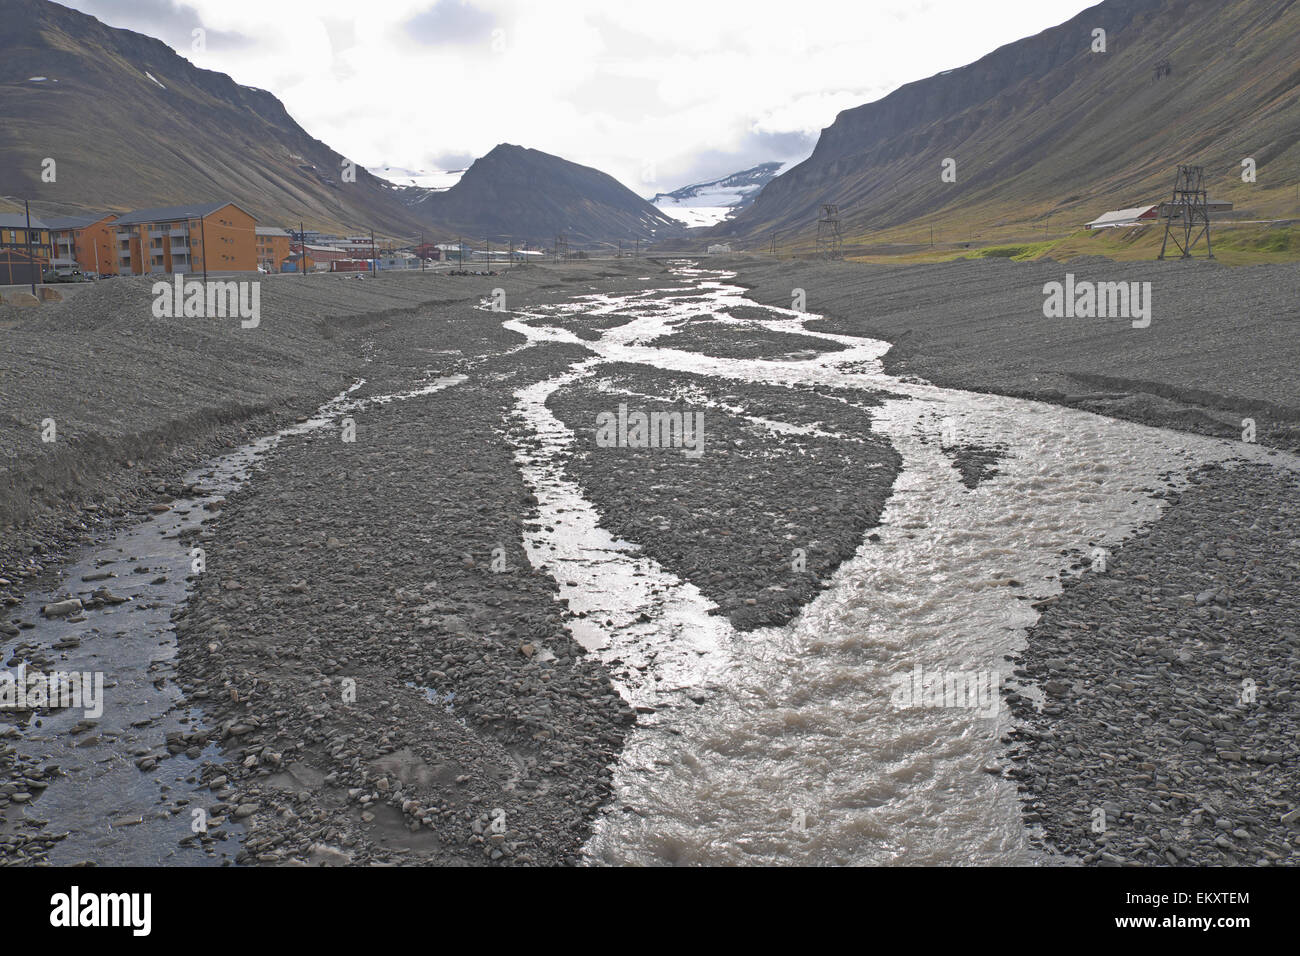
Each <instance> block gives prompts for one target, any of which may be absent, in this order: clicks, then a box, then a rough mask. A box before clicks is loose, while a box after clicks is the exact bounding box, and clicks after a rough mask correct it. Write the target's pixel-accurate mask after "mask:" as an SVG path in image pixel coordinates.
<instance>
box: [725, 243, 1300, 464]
mask: <svg viewBox="0 0 1300 956" xmlns="http://www.w3.org/2000/svg"><path fill="white" fill-rule="evenodd" d="M712 265H713V262H710V266H712ZM721 266H722V267H723V268H727V269H734V270H736V271H737V272H738V274H739V279H738V280H737V281H739V282H740V283H741V284H743V285H745V286H747V287H749V288H750V290H751V291H750V295H751V297H752V298H754V299H755V300H756V301H759V302H762V303H764V304H768V305H777V306H781V307H784V308H789V307H790V305H791V300H792V291H793V290H794V289H796V288H800V289H803V290H804V291H805V293H806V296H807V308H808V311H810V312H815V313H818V314H820V315H824V316H826V319H825V321H813V322H811V323H810V324H809V326H808V328H809V329H811V330H817V331H823V332H838V333H842V334H847V335H865V336H869V337H872V338H879V339H884V340H886V341H888V342H891V343H892V344H893V348H892V349H891V350H890V351H889V353H888V355H886V357H885V366H886V368H887V369H888V370H889V371H891V372H892V373H894V374H898V375H916V376H919V377H921V378H924V379H926V380H928V381H931V382H934V383H935V384H937V385H944V386H948V387H950V388H963V389H967V390H971V391H986V392H997V393H1000V394H1004V395H1014V396H1018V397H1023V398H1033V399H1038V400H1040V401H1046V402H1053V403H1056V404H1062V405H1069V406H1071V407H1074V408H1080V409H1084V410H1086V411H1091V412H1097V413H1098V414H1102V415H1109V416H1111V417H1114V418H1122V419H1126V420H1129V421H1136V422H1141V423H1143V424H1148V425H1159V426H1162V427H1166V428H1176V429H1182V430H1185V431H1192V432H1197V433H1200V434H1206V435H1216V436H1219V437H1225V438H1230V437H1234V436H1235V437H1238V438H1240V436H1241V433H1242V429H1243V425H1242V420H1243V419H1246V418H1252V419H1254V420H1255V422H1256V429H1257V433H1258V440H1259V442H1260V443H1261V444H1265V445H1271V446H1274V447H1278V448H1285V449H1289V450H1293V451H1295V450H1300V377H1297V375H1296V372H1295V356H1296V337H1297V334H1300V300H1297V297H1296V292H1297V289H1300V267H1297V266H1294V265H1279V266H1256V267H1251V268H1238V269H1230V268H1227V267H1224V266H1218V265H1216V264H1213V263H1204V262H1199V263H1190V264H1189V263H1181V262H1147V263H1141V262H1139V263H1115V262H1110V261H1108V260H1102V259H1089V260H1085V261H1076V262H1071V263H1068V264H1066V263H1052V262H1011V261H1006V260H976V261H970V262H950V263H940V264H936V265H916V266H878V265H866V264H862V263H852V262H814V261H783V262H775V263H774V262H771V261H761V260H757V259H741V258H732V259H727V260H722V261H721ZM1066 273H1073V274H1074V275H1075V276H1076V278H1077V279H1078V280H1079V281H1080V282H1082V281H1090V282H1129V283H1133V282H1150V283H1151V284H1152V303H1153V305H1152V316H1151V325H1150V327H1149V328H1145V329H1135V328H1133V327H1132V324H1131V322H1130V321H1129V320H1126V319H1097V318H1092V319H1085V318H1074V319H1069V318H1064V319H1048V318H1044V316H1043V303H1044V299H1045V296H1044V294H1043V287H1044V285H1045V284H1046V283H1049V282H1062V283H1063V282H1064V281H1065V277H1066Z"/></svg>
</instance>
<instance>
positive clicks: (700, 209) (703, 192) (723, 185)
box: [650, 163, 785, 226]
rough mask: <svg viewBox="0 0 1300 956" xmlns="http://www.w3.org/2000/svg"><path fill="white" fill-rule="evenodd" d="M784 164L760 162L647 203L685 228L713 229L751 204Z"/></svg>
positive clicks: (660, 194) (661, 195) (659, 194)
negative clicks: (705, 227) (682, 224)
mask: <svg viewBox="0 0 1300 956" xmlns="http://www.w3.org/2000/svg"><path fill="white" fill-rule="evenodd" d="M784 165H785V163H761V164H759V165H758V166H752V167H750V168H749V169H742V170H741V171H740V172H738V173H732V174H731V175H730V176H724V177H723V178H722V179H714V180H711V181H709V182H706V183H695V184H693V185H690V186H683V187H682V188H681V189H674V190H673V191H672V192H669V193H656V194H655V196H654V198H652V199H651V200H650V202H652V203H653V204H654V205H655V206H656V207H658V208H659V210H660V211H661V212H664V213H666V214H667V215H669V216H672V217H673V218H674V219H678V220H680V221H682V222H684V223H686V225H688V226H712V225H715V224H716V223H719V222H721V221H722V220H724V219H726V218H728V217H730V216H733V215H735V214H736V212H738V211H739V210H741V209H743V208H744V207H745V206H748V205H749V204H750V203H751V202H753V201H754V198H755V197H756V196H757V195H758V193H759V191H760V190H761V189H762V188H763V187H764V186H766V185H767V184H768V183H769V182H771V181H772V179H773V177H775V176H776V174H777V173H778V172H780V171H781V168H782V167H783V166H784Z"/></svg>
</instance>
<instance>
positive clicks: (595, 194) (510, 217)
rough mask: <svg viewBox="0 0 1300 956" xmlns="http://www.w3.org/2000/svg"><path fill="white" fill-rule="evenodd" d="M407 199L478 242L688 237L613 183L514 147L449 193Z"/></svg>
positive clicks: (474, 169)
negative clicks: (563, 236)
mask: <svg viewBox="0 0 1300 956" xmlns="http://www.w3.org/2000/svg"><path fill="white" fill-rule="evenodd" d="M402 195H403V197H404V198H405V199H406V200H407V201H408V202H409V203H410V206H409V208H410V209H411V210H412V211H413V212H415V213H416V214H417V215H418V216H419V217H420V218H421V219H424V220H429V221H434V222H438V223H440V224H442V225H443V226H445V227H447V228H450V229H452V230H453V231H456V232H460V233H463V234H464V235H465V236H466V238H471V239H478V238H490V239H492V241H494V242H500V241H504V240H506V239H514V240H515V241H516V242H520V243H522V242H525V241H527V242H531V243H534V244H545V245H547V246H549V245H550V244H551V242H552V240H553V239H554V237H555V235H556V234H557V233H563V234H564V235H566V236H567V237H568V240H569V242H570V244H576V245H594V244H601V243H605V244H613V243H618V242H620V241H624V242H631V241H634V240H637V239H640V240H642V241H643V242H648V241H653V240H655V239H666V238H671V237H674V236H680V235H682V234H683V233H684V232H685V227H684V226H683V225H682V224H681V223H680V222H678V221H677V220H675V219H673V218H671V217H670V216H666V215H664V214H663V213H662V212H660V211H659V210H658V209H656V208H655V207H654V206H652V205H651V204H650V203H648V202H646V201H645V200H644V199H642V198H641V197H640V196H638V195H637V194H636V193H634V192H632V190H630V189H628V188H627V187H626V186H624V185H623V184H622V183H620V182H619V181H618V180H616V179H614V177H612V176H609V175H606V174H605V173H602V172H601V171H600V170H597V169H592V168H591V167H589V166H579V165H578V164H577V163H571V162H569V161H568V160H565V159H560V158H559V157H558V156H552V155H550V154H549V153H543V152H541V151H539V150H536V149H525V148H524V147H522V146H513V145H511V144H509V143H502V144H501V145H500V146H497V147H496V148H495V149H493V150H492V151H491V152H489V153H488V154H487V155H486V156H483V157H481V158H480V159H477V160H475V161H474V163H473V165H471V166H470V167H469V169H467V170H466V171H465V173H464V175H462V176H461V177H460V181H459V182H457V183H456V185H454V186H452V187H451V188H450V189H446V190H434V189H420V188H419V187H408V188H407V189H405V190H403V191H402Z"/></svg>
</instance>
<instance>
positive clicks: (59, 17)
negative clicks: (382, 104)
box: [0, 0, 684, 245]
mask: <svg viewBox="0 0 1300 956" xmlns="http://www.w3.org/2000/svg"><path fill="white" fill-rule="evenodd" d="M0 24H2V25H3V26H0V116H2V117H3V122H0V208H4V207H6V206H7V207H8V208H10V209H12V208H15V207H16V206H17V207H18V208H20V205H18V204H20V203H21V200H22V199H24V198H27V199H31V200H32V202H33V208H34V209H35V210H36V211H37V212H38V214H44V215H51V216H53V215H64V214H76V213H80V212H85V211H106V212H120V211H125V210H129V209H135V208H142V207H157V206H169V205H181V204H186V203H194V202H202V201H207V200H216V199H230V200H232V201H234V202H235V203H237V204H238V205H240V206H242V207H243V208H245V209H246V210H247V211H248V212H250V213H252V214H253V215H254V216H256V217H257V218H258V219H259V221H261V222H262V223H264V224H273V225H279V226H285V227H294V226H296V225H297V223H298V221H299V220H303V221H304V222H305V223H306V224H307V226H308V227H310V228H316V229H322V230H326V231H335V232H340V233H345V232H352V231H356V230H360V229H363V228H374V229H375V231H376V232H379V233H381V234H387V235H392V236H404V237H414V236H417V235H419V234H421V233H424V234H425V235H426V236H428V235H432V236H435V237H436V236H439V235H441V236H443V237H450V236H451V235H454V234H455V233H458V232H459V233H464V234H465V235H466V236H467V237H473V238H475V239H478V238H481V237H488V236H490V237H492V238H493V240H494V241H496V240H497V239H499V238H500V237H506V236H513V237H515V238H516V239H518V240H519V241H521V242H522V241H532V242H534V243H538V244H540V243H546V244H547V245H549V244H550V242H551V241H552V239H553V237H554V235H555V234H556V233H561V232H562V233H565V234H567V236H568V238H569V241H570V243H571V244H574V245H593V244H597V243H611V244H613V243H617V242H619V241H628V242H630V241H634V240H637V239H640V240H642V241H650V240H654V239H656V238H660V237H671V236H674V235H680V234H682V233H683V232H684V227H683V226H682V225H681V223H679V222H677V221H676V220H674V219H672V218H670V217H668V216H665V215H664V214H663V213H661V212H659V210H657V209H655V207H654V206H652V205H651V204H650V203H648V202H646V201H645V200H644V199H642V198H641V197H639V196H637V195H636V194H635V193H633V192H632V191H631V190H629V189H627V188H626V187H624V186H622V185H621V184H620V183H618V182H617V181H616V180H614V179H613V178H612V177H610V176H607V175H605V174H604V173H601V172H599V171H598V170H595V169H590V168H588V167H585V166H579V165H577V164H576V163H570V162H567V161H565V160H563V159H560V158H558V157H555V156H550V155H547V154H546V153H541V152H538V151H536V150H530V149H523V148H521V147H518V146H509V145H502V146H498V147H497V148H496V149H494V150H492V151H491V152H490V153H489V154H488V155H486V156H484V157H483V158H481V159H479V160H478V161H477V162H475V163H474V164H473V166H471V167H470V169H469V170H467V171H466V172H465V173H464V174H463V175H462V176H461V178H460V181H459V182H457V183H456V184H455V185H454V186H452V187H451V188H450V189H445V190H438V189H434V188H429V187H428V186H427V185H423V184H422V185H413V186H405V187H404V186H399V185H396V184H395V183H394V182H390V181H389V180H388V179H386V178H381V177H379V176H376V175H374V174H373V173H371V172H370V171H369V170H367V169H365V168H363V167H361V166H359V165H358V166H356V167H355V182H351V181H346V180H345V177H344V175H343V166H344V163H345V161H346V160H345V157H343V156H342V155H341V154H339V153H338V152H336V151H334V150H333V149H331V148H330V147H328V146H327V145H325V144H324V143H322V142H320V141H319V140H317V139H314V138H312V137H311V136H310V135H309V134H308V133H307V132H306V131H305V130H304V129H303V128H302V127H301V126H299V125H298V124H297V123H296V122H295V121H294V120H293V118H292V117H291V116H290V115H289V114H288V112H287V111H286V110H285V108H284V105H283V104H282V103H281V102H280V101H279V100H278V99H276V97H275V96H273V95H272V94H271V93H268V92H266V91H265V90H258V89H254V88H252V87H247V86H241V85H240V84H238V83H236V82H235V81H234V80H233V79H231V78H230V77H229V76H227V75H225V74H224V73H216V72H213V71H210V70H201V69H199V68H197V67H195V66H194V65H193V64H191V63H190V62H189V61H188V60H186V59H184V58H182V57H181V56H178V55H177V54H176V53H175V52H173V51H172V49H171V48H170V47H168V46H167V45H166V44H165V43H163V42H162V41H161V40H156V39H154V38H152V37H148V36H145V35H143V34H140V33H136V32H133V31H131V30H122V29H117V28H114V27H109V26H106V25H105V24H103V23H101V22H100V21H99V20H97V19H95V18H94V17H91V16H87V15H86V14H84V13H80V12H78V11H75V10H71V9H69V8H67V7H63V6H60V5H58V4H56V3H51V2H48V0H0ZM46 158H52V159H54V160H55V162H56V167H55V171H56V177H55V181H54V182H43V181H42V178H41V173H42V163H43V160H45V159H46ZM393 178H394V179H396V180H398V181H400V180H401V179H403V178H405V179H407V180H410V179H416V178H417V176H415V175H412V174H411V173H410V171H408V170H397V171H395V175H394V177H393ZM453 178H454V177H453ZM421 181H422V183H429V182H430V181H431V180H429V179H422V180H421ZM435 181H436V180H435ZM5 197H8V202H6V201H5Z"/></svg>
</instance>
